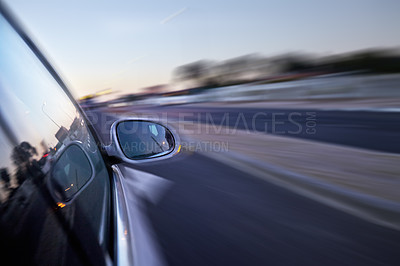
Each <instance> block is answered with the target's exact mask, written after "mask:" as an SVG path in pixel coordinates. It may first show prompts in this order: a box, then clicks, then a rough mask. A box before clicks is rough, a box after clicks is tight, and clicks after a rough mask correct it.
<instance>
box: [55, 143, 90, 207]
mask: <svg viewBox="0 0 400 266" xmlns="http://www.w3.org/2000/svg"><path fill="white" fill-rule="evenodd" d="M92 176H93V169H92V166H91V164H90V161H89V159H88V157H87V156H86V154H85V153H84V151H83V150H82V149H81V148H80V147H79V146H78V145H77V144H73V145H71V146H69V147H67V148H66V150H65V151H64V152H63V153H62V155H61V156H60V158H59V159H58V160H57V162H56V163H55V165H54V168H53V171H52V174H51V179H50V185H51V189H53V190H54V193H55V194H56V196H57V198H58V199H59V200H60V201H62V202H67V201H69V200H71V199H72V197H73V196H74V195H75V194H77V193H78V192H79V190H80V189H81V188H82V187H83V186H85V185H86V183H87V182H88V181H89V179H90V178H91V177H92Z"/></svg>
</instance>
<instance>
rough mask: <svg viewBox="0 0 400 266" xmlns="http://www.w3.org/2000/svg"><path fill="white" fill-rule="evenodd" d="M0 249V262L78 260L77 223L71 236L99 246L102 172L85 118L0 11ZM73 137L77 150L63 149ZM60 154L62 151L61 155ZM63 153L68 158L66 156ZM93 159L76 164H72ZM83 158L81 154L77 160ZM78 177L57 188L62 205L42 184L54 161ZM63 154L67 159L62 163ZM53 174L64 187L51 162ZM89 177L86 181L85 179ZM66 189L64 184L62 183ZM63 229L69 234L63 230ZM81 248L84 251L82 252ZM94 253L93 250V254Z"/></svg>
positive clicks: (103, 212)
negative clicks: (82, 153)
mask: <svg viewBox="0 0 400 266" xmlns="http://www.w3.org/2000/svg"><path fill="white" fill-rule="evenodd" d="M0 40H1V42H0V58H1V60H0V73H1V75H0V100H1V105H0V150H1V152H0V239H1V240H2V241H0V242H1V243H0V255H1V257H2V261H8V260H10V261H13V262H14V263H13V264H15V265H19V264H38V265H60V264H61V265H63V264H64V265H79V264H82V262H83V261H82V256H81V255H80V254H82V252H83V251H82V250H81V249H82V248H79V245H76V243H75V244H73V243H71V239H70V232H74V231H75V230H78V229H79V230H83V231H84V232H85V234H83V235H78V236H79V241H82V242H89V243H91V245H81V247H85V248H87V249H90V248H91V246H92V247H95V246H96V243H99V245H101V246H102V247H103V249H104V250H106V249H107V247H108V246H109V245H108V235H107V231H108V230H107V227H108V225H109V213H108V212H109V209H108V208H107V206H108V203H109V194H108V193H109V189H110V187H109V176H108V172H107V169H106V167H105V165H104V162H103V159H102V157H101V155H100V153H99V151H98V149H97V146H96V143H95V141H94V139H93V137H92V135H91V134H90V132H89V130H88V128H87V126H86V124H85V120H84V119H83V118H82V116H81V115H80V113H79V112H78V111H77V109H76V108H75V106H74V105H73V103H72V102H71V100H70V99H69V98H68V96H67V95H66V94H65V92H64V91H63V90H62V89H61V88H60V86H59V85H58V83H57V82H56V81H55V80H54V78H53V76H52V75H51V74H49V72H48V71H47V69H46V68H45V67H44V66H43V65H42V64H41V62H40V61H39V60H38V59H37V58H36V56H35V55H34V54H33V53H32V51H31V50H30V49H29V47H28V46H27V45H26V44H25V42H24V41H23V40H22V39H21V38H20V36H19V35H18V34H17V33H16V32H15V31H14V30H13V29H12V27H11V26H10V24H8V22H7V21H6V20H5V19H4V18H3V17H2V16H1V15H0ZM73 142H79V143H81V148H82V150H81V152H82V151H84V152H85V154H87V156H85V157H82V156H79V152H78V151H77V150H75V151H73V150H70V151H68V153H63V151H65V150H66V148H67V147H68V146H69V145H70V144H71V143H73ZM63 154H64V156H63ZM66 156H68V158H67V157H66ZM77 160H80V161H79V163H80V164H81V165H80V166H82V165H85V164H86V165H87V164H88V163H89V162H90V164H91V165H92V166H93V167H92V168H93V170H92V168H89V169H91V170H90V171H93V173H96V178H92V179H90V177H91V175H92V174H93V173H91V172H88V171H87V168H86V170H85V168H84V167H78V166H77V163H78V161H77ZM84 160H86V161H84ZM57 161H58V162H60V169H61V163H63V167H62V168H63V170H64V173H68V175H67V177H69V176H70V174H71V173H72V174H74V171H75V177H76V176H77V175H76V174H77V173H78V177H77V178H76V179H75V180H74V182H71V183H70V184H69V185H70V186H71V184H75V182H77V183H78V185H77V187H76V190H75V188H74V189H72V188H70V190H67V191H64V192H65V195H64V196H65V197H66V199H69V198H71V197H73V196H74V195H75V194H76V192H77V190H79V188H82V187H83V186H85V184H86V186H85V187H84V189H81V190H79V195H77V197H76V199H75V200H74V201H73V202H71V203H70V204H68V203H66V204H60V205H58V206H57V202H56V201H55V200H54V199H53V198H52V197H51V194H49V190H48V189H47V187H48V186H47V184H48V182H49V179H50V178H51V176H52V173H53V171H52V169H53V164H54V162H57ZM68 161H69V162H68ZM55 171H56V172H54V173H55V176H56V178H57V177H58V178H59V180H60V182H59V184H60V185H61V186H65V185H66V183H63V182H65V181H68V182H69V181H70V180H68V178H64V179H63V182H62V181H61V180H62V178H61V176H60V174H59V173H60V171H57V167H56V170H55ZM89 179H90V180H89ZM65 189H67V188H64V190H65ZM67 232H69V233H67ZM83 253H84V252H83ZM99 260H101V256H100V257H99Z"/></svg>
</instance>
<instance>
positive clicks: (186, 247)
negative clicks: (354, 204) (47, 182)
mask: <svg viewBox="0 0 400 266" xmlns="http://www.w3.org/2000/svg"><path fill="white" fill-rule="evenodd" d="M108 111H109V112H110V113H109V114H107V112H106V111H104V110H92V111H90V113H89V118H91V120H92V121H93V120H97V121H94V122H97V123H95V125H96V127H97V130H98V131H99V133H100V134H101V135H102V137H103V139H104V140H105V141H107V140H108V132H109V131H108V129H107V127H109V126H110V124H111V122H112V120H113V119H115V116H114V115H115V114H117V113H120V112H116V110H108ZM127 111H129V112H130V113H131V114H132V113H137V112H143V111H144V112H149V113H152V114H159V115H162V114H161V113H163V112H168V117H171V118H176V117H179V114H181V116H182V113H186V114H187V118H186V119H185V120H186V121H190V120H194V119H193V118H190V114H191V113H193V114H194V116H193V117H195V118H196V119H197V117H200V120H201V121H203V120H202V119H206V114H204V112H211V113H212V114H214V115H213V116H212V117H213V119H214V123H215V122H216V121H222V118H223V117H224V114H225V113H228V114H229V117H233V118H230V119H232V121H231V120H229V121H230V122H229V123H230V124H229V125H230V126H232V125H233V126H237V127H239V128H245V125H246V126H248V125H249V122H251V121H250V120H249V119H253V117H254V114H255V112H265V113H271V112H275V113H276V112H279V113H282V112H285V111H287V110H226V109H225V110H224V109H212V110H211V109H207V110H203V109H201V110H199V108H198V107H196V108H190V107H184V108H183V107H167V108H160V107H158V108H151V109H146V110H135V109H130V110H127V109H125V110H124V112H127ZM221 111H222V112H221ZM289 111H290V112H297V113H301V114H302V115H300V116H298V117H297V120H296V121H297V122H298V123H300V125H302V131H301V133H300V132H298V133H297V134H290V133H289V131H291V132H294V131H295V130H296V128H297V129H298V127H297V125H296V124H293V123H292V122H290V121H289V119H288V114H284V115H278V116H276V117H275V122H278V123H279V122H283V124H282V123H281V124H276V127H278V125H279V127H280V128H275V132H272V133H275V134H277V131H279V132H281V131H283V132H286V133H279V134H286V135H288V136H291V137H301V138H309V139H315V140H317V141H325V142H332V143H340V144H348V145H354V146H358V147H363V148H371V149H378V150H387V151H392V152H398V151H399V142H398V140H397V141H394V143H393V144H392V145H389V143H387V142H389V141H393V140H394V135H395V131H396V130H395V129H396V128H398V126H399V123H398V122H397V124H396V121H398V118H397V116H395V115H394V114H379V113H377V114H372V116H369V115H365V116H363V115H361V116H358V115H356V114H355V113H340V112H339V114H338V113H336V114H335V113H334V112H326V113H325V112H319V111H318V112H317V113H316V119H317V120H315V121H316V124H317V125H318V127H317V132H318V133H315V134H307V132H306V130H307V128H315V127H316V126H315V127H314V126H313V127H307V126H306V122H307V117H308V116H307V114H306V113H305V112H306V111H295V110H289ZM199 113H200V116H197V115H198V114H199ZM240 113H243V116H244V118H245V119H244V120H242V122H239V123H236V122H235V118H234V117H235V116H236V117H239V116H240ZM101 117H105V118H101ZM202 117H204V118H202ZM260 117H261V116H260ZM310 117H311V116H310ZM218 118H219V120H218ZM313 118H314V116H313ZM104 121H107V123H103V122H104ZM266 121H267V122H268V121H269V122H270V123H269V124H271V122H272V120H271V121H270V120H268V116H265V120H260V121H258V120H257V121H256V122H255V127H253V128H251V129H249V130H257V129H258V130H259V131H262V130H265V122H266ZM309 121H310V120H309ZM232 123H233V124H232ZM217 124H218V123H217ZM236 124H237V125H236ZM245 129H246V128H245ZM268 129H270V130H271V131H273V128H272V125H271V127H270V128H269V127H267V129H266V131H268ZM397 132H398V131H397ZM382 135H383V136H385V137H383V138H382ZM378 136H379V137H378ZM182 137H184V136H182ZM381 140H382V142H383V143H384V144H382V145H379V142H380V141H381ZM352 141H354V142H352ZM131 167H132V166H131ZM135 168H137V169H139V170H143V171H147V172H150V173H153V174H155V175H158V176H160V177H163V178H165V179H168V180H170V181H171V182H172V184H173V185H172V186H171V187H170V188H169V190H168V191H167V192H166V194H165V195H164V196H163V197H162V199H161V200H160V201H159V202H158V203H157V204H153V203H151V202H146V205H145V206H146V213H147V214H148V217H149V220H150V221H151V225H152V227H153V229H154V232H155V235H156V239H157V241H158V243H159V244H160V246H161V249H162V251H163V254H164V255H165V258H166V260H167V262H168V263H169V264H170V265H293V264H298V265H321V264H323V265H399V263H400V254H399V253H398V251H399V250H400V241H399V240H400V232H398V231H395V230H391V229H388V228H384V227H381V226H378V225H375V224H372V223H369V222H366V221H364V220H361V219H359V218H357V217H354V216H352V215H349V214H346V213H344V212H341V211H338V210H335V209H332V208H330V207H327V206H326V205H323V204H320V203H318V202H316V201H313V200H310V199H308V198H305V197H302V196H300V195H297V194H294V193H292V192H291V191H289V190H286V189H285V188H281V187H277V186H275V185H273V184H270V183H268V182H266V181H264V180H260V179H257V178H255V177H253V176H251V175H249V174H248V173H245V172H242V171H239V170H236V169H233V168H232V167H230V166H228V165H225V164H222V163H220V162H217V161H214V160H212V159H210V158H208V157H205V156H203V155H201V154H199V153H196V152H189V151H184V152H182V153H180V154H178V155H177V156H174V157H172V158H170V159H168V160H161V161H158V162H153V163H149V164H144V165H141V166H136V167H135Z"/></svg>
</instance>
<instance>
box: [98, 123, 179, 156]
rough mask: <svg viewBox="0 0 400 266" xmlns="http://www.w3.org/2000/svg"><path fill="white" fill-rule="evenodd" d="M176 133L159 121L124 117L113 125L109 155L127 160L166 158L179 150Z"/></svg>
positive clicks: (107, 148)
mask: <svg viewBox="0 0 400 266" xmlns="http://www.w3.org/2000/svg"><path fill="white" fill-rule="evenodd" d="M179 150H180V147H179V144H178V138H177V135H176V134H173V133H172V131H171V130H170V129H169V128H167V127H166V126H163V125H161V124H160V123H158V122H153V121H148V120H138V119H128V120H126V119H124V120H119V121H116V122H114V124H113V125H112V127H111V145H110V146H107V147H106V151H107V153H108V155H110V156H115V157H118V158H120V159H122V160H123V161H126V162H145V161H150V160H151V161H152V160H156V159H160V158H166V157H167V156H172V155H174V154H175V153H177V152H179Z"/></svg>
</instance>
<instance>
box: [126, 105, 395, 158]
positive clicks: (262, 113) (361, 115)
mask: <svg viewBox="0 0 400 266" xmlns="http://www.w3.org/2000/svg"><path fill="white" fill-rule="evenodd" d="M132 110H133V111H134V112H135V109H132ZM136 111H138V112H147V113H149V114H159V116H160V117H163V116H167V118H169V119H170V118H171V119H172V118H175V119H180V121H194V122H201V123H207V124H212V125H215V126H220V125H223V126H229V127H231V128H234V129H242V130H250V131H257V132H261V133H269V134H275V135H284V136H287V137H295V138H305V139H310V140H316V141H323V142H329V143H334V144H340V145H348V146H353V147H360V148H366V149H372V150H378V151H385V152H392V153H399V152H400V138H399V132H400V113H398V112H370V111H321V110H312V109H310V110H295V109H261V108H260V109H258V108H234V109H232V108H230V109H229V108H223V107H221V108H215V107H213V108H206V107H198V106H195V107H191V106H190V105H182V106H168V107H153V108H146V109H143V108H142V109H140V110H136Z"/></svg>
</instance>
